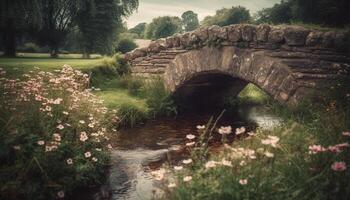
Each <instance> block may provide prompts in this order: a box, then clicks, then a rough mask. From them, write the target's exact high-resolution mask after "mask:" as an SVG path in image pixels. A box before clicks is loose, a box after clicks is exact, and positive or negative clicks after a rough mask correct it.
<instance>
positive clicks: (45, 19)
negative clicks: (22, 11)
mask: <svg viewBox="0 0 350 200" xmlns="http://www.w3.org/2000/svg"><path fill="white" fill-rule="evenodd" d="M75 3H76V2H75V1H72V0H55V1H52V0H42V1H41V9H40V10H41V13H42V24H41V28H40V30H39V31H38V32H36V33H35V35H36V36H37V40H38V42H39V44H41V45H47V46H49V48H50V55H51V57H57V56H58V53H59V47H60V46H62V45H63V44H64V41H65V40H66V39H67V36H68V34H69V33H70V32H71V31H72V28H73V27H74V20H75V17H76V7H75V6H76V4H75Z"/></svg>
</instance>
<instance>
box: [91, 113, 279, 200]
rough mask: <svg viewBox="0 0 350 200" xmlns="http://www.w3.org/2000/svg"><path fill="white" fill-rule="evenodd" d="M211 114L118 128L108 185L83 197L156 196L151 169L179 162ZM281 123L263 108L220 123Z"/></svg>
mask: <svg viewBox="0 0 350 200" xmlns="http://www.w3.org/2000/svg"><path fill="white" fill-rule="evenodd" d="M216 114H218V113H217V112H216ZM210 117H211V116H210V114H186V115H184V116H180V117H177V118H175V119H174V118H162V119H157V120H153V121H148V122H147V123H146V124H144V125H140V126H138V127H135V128H131V129H125V130H121V131H119V132H118V134H117V135H116V136H115V138H113V139H112V140H113V143H112V144H113V146H114V147H115V149H114V151H113V152H112V156H111V157H112V163H111V167H110V170H109V175H108V181H107V183H106V185H104V186H102V187H101V188H100V190H99V191H98V192H95V193H94V194H93V195H91V194H89V195H88V196H90V198H84V199H94V200H100V199H101V200H102V199H103V200H104V199H106V200H107V199H108V200H119V199H120V200H124V199H125V200H129V199H130V200H147V199H151V198H152V197H154V195H157V192H156V191H157V184H158V182H157V181H155V180H154V179H153V178H152V175H151V174H150V172H151V171H152V170H155V169H158V168H159V167H160V166H161V165H162V164H163V163H164V162H171V163H173V164H176V163H178V162H180V161H181V160H182V159H184V158H185V157H186V153H185V147H184V144H185V143H186V135H187V134H190V133H191V134H195V133H197V130H196V125H202V124H206V123H207V122H208V120H209V118H210ZM279 122H280V120H279V119H278V118H276V117H274V116H272V115H270V114H268V113H266V112H265V111H264V109H261V108H259V107H250V108H248V109H243V110H240V111H239V112H238V113H237V114H236V115H233V116H232V115H224V117H223V118H221V120H220V122H219V125H220V126H221V125H222V126H227V125H231V126H232V127H233V128H237V127H242V126H245V127H249V128H248V129H254V128H256V127H261V128H265V129H269V128H273V127H274V126H276V125H278V124H279ZM231 139H232V138H231ZM91 196H92V198H91Z"/></svg>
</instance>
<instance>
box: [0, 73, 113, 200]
mask: <svg viewBox="0 0 350 200" xmlns="http://www.w3.org/2000/svg"><path fill="white" fill-rule="evenodd" d="M0 74H5V72H4V71H2V70H0ZM87 84H88V76H87V75H86V74H83V73H81V72H79V71H77V70H73V69H72V68H70V67H69V66H64V68H63V69H62V70H61V71H60V72H57V73H50V72H43V71H40V72H38V73H37V74H34V73H32V74H27V75H25V78H24V79H23V80H22V81H19V80H11V79H7V78H5V77H1V78H0V112H1V113H2V114H1V117H0V161H1V166H0V177H1V178H0V191H1V195H0V199H38V200H40V199H57V198H62V197H63V196H66V197H69V196H70V195H71V194H72V193H73V192H74V190H75V189H77V188H81V187H87V186H91V185H95V184H101V183H102V181H103V179H104V174H105V173H104V172H105V168H106V167H107V164H108V160H109V154H108V150H109V149H110V148H111V146H110V145H109V144H108V135H107V133H109V132H110V130H111V129H112V128H113V126H114V125H113V123H114V122H115V123H117V120H116V117H115V116H114V115H112V114H111V115H110V114H109V113H108V112H107V109H106V108H105V107H104V106H103V105H102V104H101V102H100V101H99V100H98V99H96V98H95V96H94V95H93V94H92V93H90V92H89V91H88V90H86V86H87Z"/></svg>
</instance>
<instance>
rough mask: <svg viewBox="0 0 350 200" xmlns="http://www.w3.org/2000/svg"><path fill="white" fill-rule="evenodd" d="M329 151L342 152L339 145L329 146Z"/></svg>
mask: <svg viewBox="0 0 350 200" xmlns="http://www.w3.org/2000/svg"><path fill="white" fill-rule="evenodd" d="M327 149H328V151H330V152H332V153H340V152H342V151H341V149H340V148H339V147H337V146H329V147H328V148H327Z"/></svg>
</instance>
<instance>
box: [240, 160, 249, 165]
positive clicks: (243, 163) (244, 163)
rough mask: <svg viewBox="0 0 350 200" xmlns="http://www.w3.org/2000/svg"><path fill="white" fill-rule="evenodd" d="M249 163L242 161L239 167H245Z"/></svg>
mask: <svg viewBox="0 0 350 200" xmlns="http://www.w3.org/2000/svg"><path fill="white" fill-rule="evenodd" d="M246 164H247V163H246V161H244V160H242V161H241V162H240V163H239V165H240V166H244V165H246Z"/></svg>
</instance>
